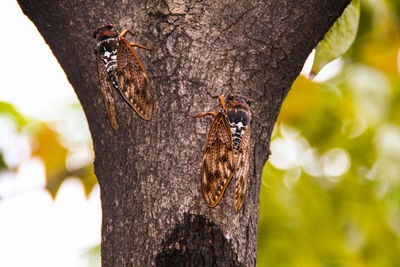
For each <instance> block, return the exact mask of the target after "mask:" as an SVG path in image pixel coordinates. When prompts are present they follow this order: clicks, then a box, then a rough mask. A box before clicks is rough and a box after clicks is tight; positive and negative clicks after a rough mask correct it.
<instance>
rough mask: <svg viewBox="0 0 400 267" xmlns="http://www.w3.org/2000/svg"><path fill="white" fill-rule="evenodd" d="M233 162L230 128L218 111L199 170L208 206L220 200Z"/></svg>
mask: <svg viewBox="0 0 400 267" xmlns="http://www.w3.org/2000/svg"><path fill="white" fill-rule="evenodd" d="M234 164H235V153H234V150H233V143H232V134H231V130H230V127H229V123H228V120H227V117H226V115H225V113H223V112H220V113H218V114H217V116H216V117H215V119H214V122H213V123H212V125H211V129H210V132H209V133H208V137H207V143H206V147H205V149H204V155H203V166H202V170H201V188H202V193H203V198H204V200H205V202H206V203H207V205H208V206H210V207H215V206H216V205H217V204H218V203H219V201H220V200H221V198H222V196H223V194H224V192H225V189H226V187H227V186H228V184H229V182H230V180H231V179H232V176H233V171H234Z"/></svg>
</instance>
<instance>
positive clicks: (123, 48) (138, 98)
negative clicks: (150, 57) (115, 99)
mask: <svg viewBox="0 0 400 267" xmlns="http://www.w3.org/2000/svg"><path fill="white" fill-rule="evenodd" d="M117 76H118V84H119V90H120V92H121V94H122V96H123V97H124V98H125V100H126V101H127V102H128V103H129V104H130V105H131V106H132V108H133V109H134V110H135V111H136V112H137V113H138V114H139V116H140V117H141V118H143V119H145V120H150V118H151V116H152V115H153V110H154V102H153V93H152V92H151V87H150V83H149V80H148V79H147V75H146V72H145V71H144V68H143V66H142V64H141V63H140V61H139V58H138V57H137V55H136V53H135V51H134V50H133V48H132V46H131V45H130V44H129V43H128V41H127V40H126V39H124V38H122V37H119V38H118V51H117Z"/></svg>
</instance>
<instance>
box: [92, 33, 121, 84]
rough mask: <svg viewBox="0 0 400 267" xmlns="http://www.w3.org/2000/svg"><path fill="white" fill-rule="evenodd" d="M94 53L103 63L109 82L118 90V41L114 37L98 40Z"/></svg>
mask: <svg viewBox="0 0 400 267" xmlns="http://www.w3.org/2000/svg"><path fill="white" fill-rule="evenodd" d="M96 51H97V53H98V54H99V55H100V58H101V60H102V61H103V63H104V65H105V68H106V70H107V73H108V75H109V76H110V80H111V82H112V84H113V86H114V87H115V88H116V89H119V84H118V79H117V52H118V41H117V38H116V37H108V38H104V39H103V40H100V41H99V42H98V43H97V45H96Z"/></svg>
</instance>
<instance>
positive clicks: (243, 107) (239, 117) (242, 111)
mask: <svg viewBox="0 0 400 267" xmlns="http://www.w3.org/2000/svg"><path fill="white" fill-rule="evenodd" d="M226 116H227V117H228V121H229V126H230V128H231V134H232V142H233V149H234V151H235V155H237V153H238V151H239V148H240V143H241V141H242V137H243V134H244V133H245V131H246V130H247V128H248V127H249V124H250V121H251V112H250V109H249V106H248V100H247V98H246V97H244V96H241V95H238V94H235V95H229V97H228V99H227V102H226Z"/></svg>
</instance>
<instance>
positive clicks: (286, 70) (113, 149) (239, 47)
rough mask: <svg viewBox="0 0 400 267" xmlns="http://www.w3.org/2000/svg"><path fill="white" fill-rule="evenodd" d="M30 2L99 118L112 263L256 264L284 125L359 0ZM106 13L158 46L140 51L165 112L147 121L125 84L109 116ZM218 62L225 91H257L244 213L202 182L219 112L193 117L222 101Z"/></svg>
mask: <svg viewBox="0 0 400 267" xmlns="http://www.w3.org/2000/svg"><path fill="white" fill-rule="evenodd" d="M18 2H19V4H20V6H21V8H22V10H23V12H24V13H25V14H26V15H27V16H28V17H29V18H30V19H31V20H32V21H33V23H34V24H35V25H36V27H37V28H38V30H39V32H40V33H41V34H42V36H43V38H44V40H45V41H46V43H47V44H48V45H49V46H50V48H51V50H52V51H53V54H54V55H55V56H56V58H57V60H58V62H59V63H60V65H61V66H62V68H63V69H64V71H65V73H66V75H67V77H68V79H69V81H70V83H71V84H72V86H73V87H74V89H75V92H76V94H77V96H78V98H79V100H80V102H81V104H82V106H83V109H84V112H85V115H86V117H87V120H88V124H89V129H90V132H91V135H92V139H93V146H94V151H95V162H94V164H95V173H96V176H97V178H98V181H99V184H100V190H101V202H102V211H103V218H102V220H103V221H102V222H103V223H102V252H101V255H102V265H103V266H154V265H157V266H170V265H172V264H174V265H177V266H190V265H192V266H213V265H214V266H255V265H256V254H257V220H258V206H259V191H260V184H261V175H262V170H263V166H264V164H265V162H266V160H267V158H268V156H269V141H270V136H271V132H272V129H273V125H274V123H275V121H276V118H277V117H278V114H279V110H280V107H281V105H282V102H283V100H284V98H285V96H286V94H287V93H288V91H289V89H290V86H291V84H292V83H293V81H294V80H295V79H296V77H297V75H298V74H299V72H300V71H301V68H302V66H303V64H304V61H305V59H306V58H307V56H308V54H309V53H310V52H311V50H312V49H313V48H314V47H315V46H316V44H317V43H318V42H319V41H320V40H321V39H322V38H323V36H324V34H325V33H326V32H327V31H328V30H329V28H330V27H331V25H332V24H333V23H334V21H335V20H336V19H337V18H338V17H339V16H340V15H341V13H342V12H343V10H344V8H345V7H346V6H347V5H348V4H349V2H350V1H349V0H337V1H328V0H319V1H309V0H295V1H293V0H283V1H271V0H269V1H233V0H232V1H229V0H224V1H208V0H206V1H170V0H165V1H164V0H159V1H139V0H135V1H134V0H123V1H120V2H119V3H118V2H116V1H111V0H105V1H61V0H18ZM106 23H113V24H114V25H115V26H116V27H117V29H118V30H120V31H122V30H124V29H129V30H131V31H132V32H134V33H135V36H133V37H129V38H128V39H129V41H131V42H135V43H140V44H143V45H145V46H148V47H151V48H152V49H153V50H152V51H151V52H148V51H146V53H143V52H141V51H137V53H138V56H139V58H140V59H141V62H142V64H143V66H144V68H145V69H146V73H147V75H148V77H149V80H150V83H151V85H152V88H153V94H154V99H155V112H154V116H153V118H152V120H150V121H144V120H142V119H141V118H139V116H137V114H136V113H135V112H134V111H133V110H132V109H131V108H130V107H129V105H128V104H127V103H126V102H124V100H123V99H122V97H121V96H120V95H119V94H117V93H116V92H114V97H115V100H116V111H117V120H118V124H119V125H120V127H119V129H118V131H117V132H113V130H112V128H111V126H110V125H109V122H108V119H107V115H106V112H105V107H104V103H103V101H102V96H101V93H100V89H99V85H98V80H97V70H96V66H95V56H94V53H93V49H94V46H95V40H94V39H92V32H93V30H95V29H96V28H97V27H98V26H100V25H101V24H106ZM222 62H225V63H224V64H222ZM220 66H222V67H220ZM218 68H220V69H218ZM217 69H218V71H217V74H216V79H215V85H214V91H215V93H216V94H221V95H224V96H226V95H227V94H228V93H231V92H238V93H240V94H242V95H245V96H247V97H249V98H250V99H251V100H252V106H251V109H252V112H253V114H254V117H253V122H252V155H251V168H250V176H249V187H248V193H247V198H246V200H245V203H244V207H243V210H242V211H241V212H240V213H239V214H236V213H235V212H234V209H233V187H234V186H233V184H231V185H229V186H228V189H227V190H226V192H225V195H224V197H223V199H222V201H221V202H220V204H219V205H218V206H217V207H216V208H208V207H207V206H206V205H205V203H204V201H203V199H202V195H201V191H200V172H201V158H202V153H203V149H204V145H205V141H206V133H207V130H208V128H209V127H210V123H211V121H210V119H207V118H201V119H192V118H191V116H192V115H193V114H197V113H199V112H201V111H204V110H212V109H213V107H215V101H213V99H212V98H210V97H209V96H208V95H207V92H208V91H209V87H210V82H211V80H212V75H213V72H214V71H215V70H217ZM54 90H57V85H56V84H55V85H54Z"/></svg>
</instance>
